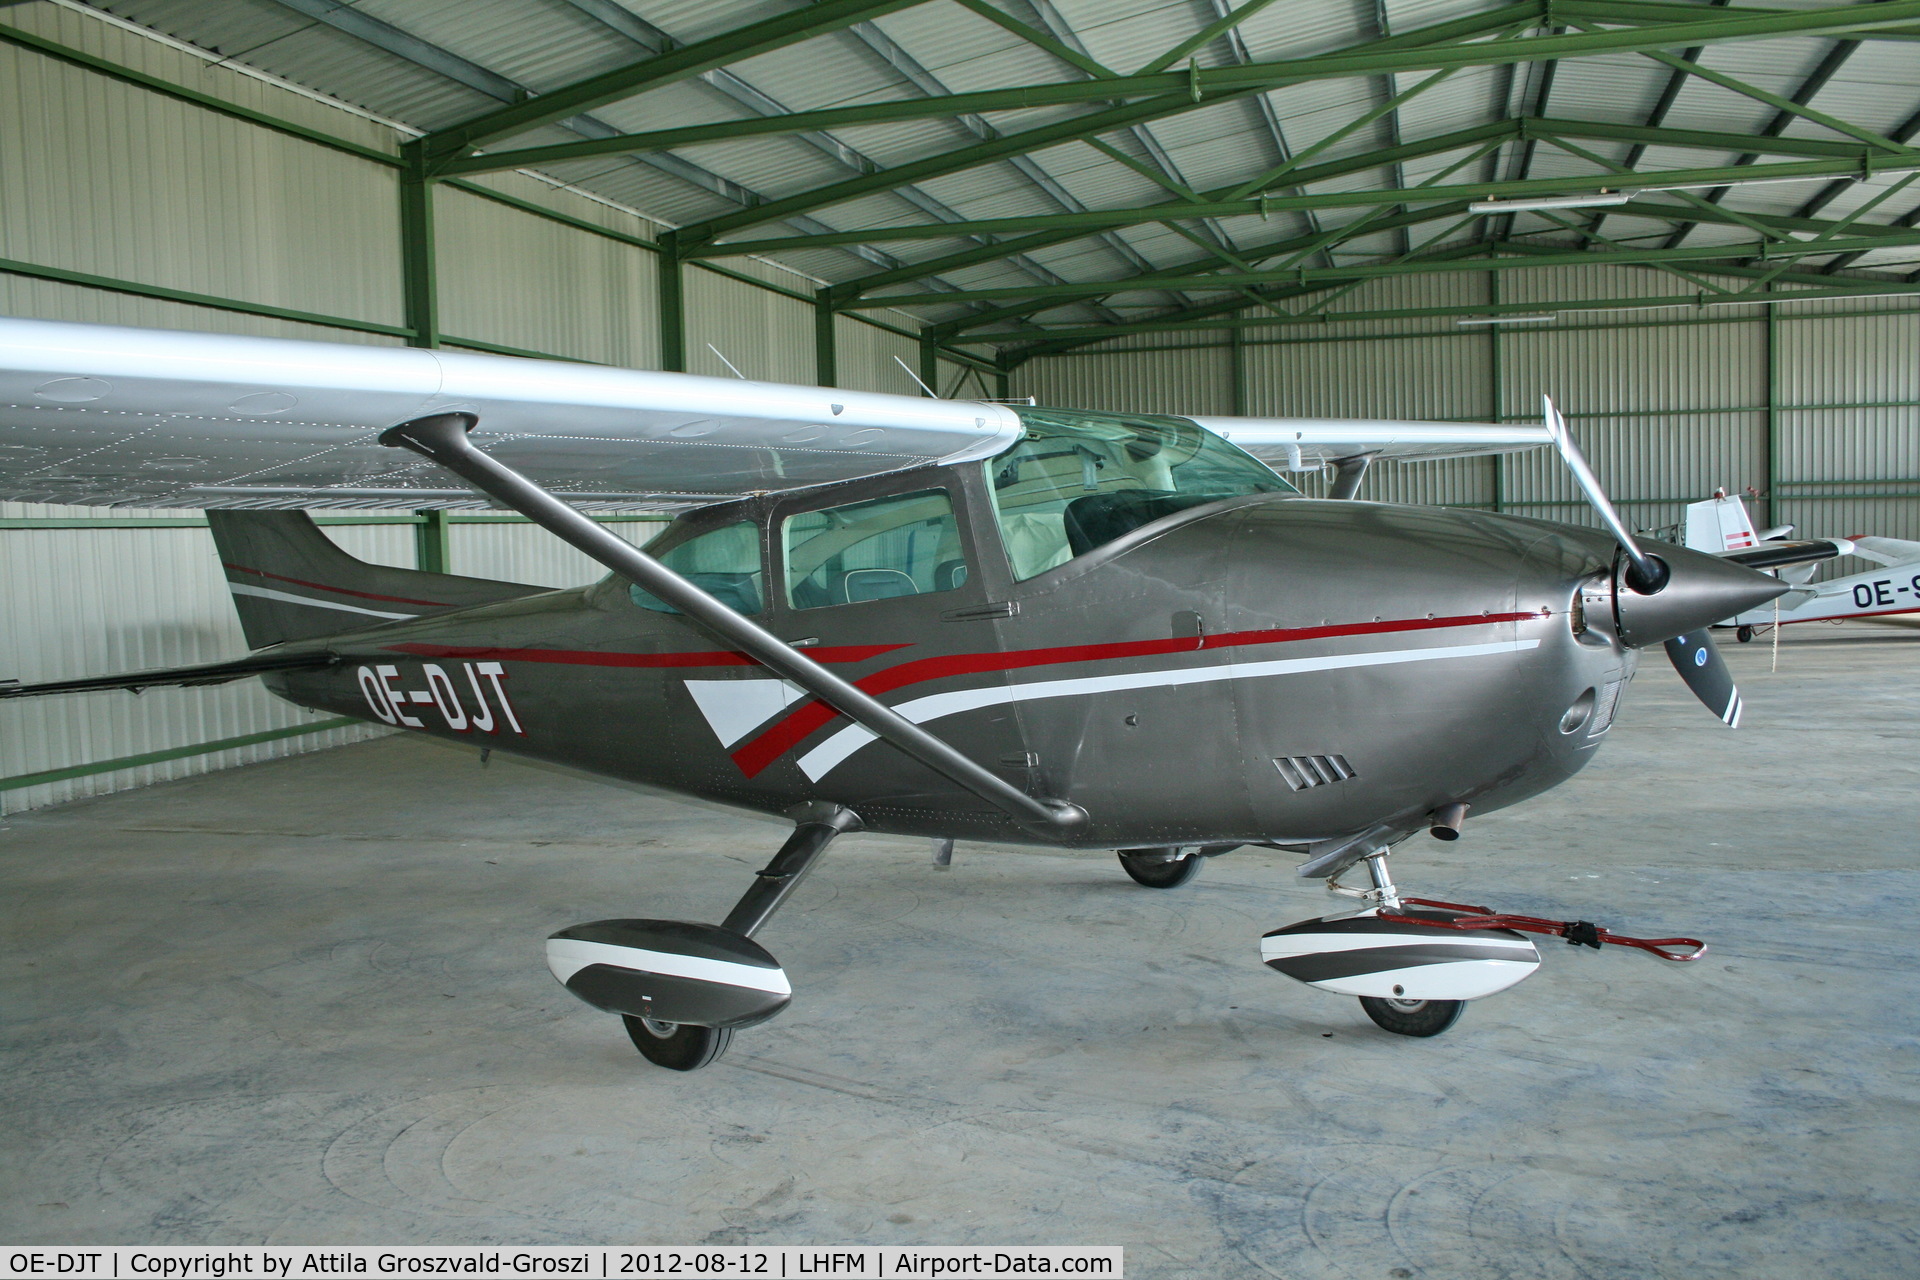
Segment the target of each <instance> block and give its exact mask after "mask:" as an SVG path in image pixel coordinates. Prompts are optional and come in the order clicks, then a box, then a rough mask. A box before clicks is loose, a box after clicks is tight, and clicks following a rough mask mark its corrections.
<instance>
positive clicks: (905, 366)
mask: <svg viewBox="0 0 1920 1280" xmlns="http://www.w3.org/2000/svg"><path fill="white" fill-rule="evenodd" d="M893 362H894V363H895V364H897V365H899V366H900V367H901V368H902V369H905V370H906V371H907V376H908V377H909V378H912V379H913V380H914V381H915V382H919V383H920V389H921V390H922V391H924V392H926V393H927V394H928V395H930V396H932V397H933V398H934V399H935V400H938V399H939V398H940V393H939V392H938V391H935V390H934V389H933V388H932V387H930V386H928V385H927V384H926V383H924V382H920V375H919V374H917V373H915V372H914V371H913V366H912V365H910V364H908V363H907V362H906V361H905V360H902V359H901V358H900V357H899V356H895V357H894V358H893Z"/></svg>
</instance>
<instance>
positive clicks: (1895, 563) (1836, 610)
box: [1682, 492, 1920, 644]
mask: <svg viewBox="0 0 1920 1280" xmlns="http://www.w3.org/2000/svg"><path fill="white" fill-rule="evenodd" d="M1682 529H1683V531H1684V533H1683V536H1684V537H1685V540H1686V544H1687V546H1689V547H1692V548H1693V549H1694V550H1696V551H1705V552H1707V553H1708V554H1710V555H1722V554H1729V553H1734V554H1740V553H1746V554H1748V555H1749V559H1748V560H1747V563H1748V564H1751V565H1753V566H1754V567H1756V568H1762V569H1764V568H1767V567H1769V566H1768V562H1767V560H1766V559H1765V553H1766V552H1768V551H1771V552H1772V553H1773V555H1774V556H1775V557H1777V558H1776V559H1775V560H1774V561H1773V563H1775V564H1779V565H1782V566H1784V567H1782V568H1780V569H1778V570H1777V571H1776V572H1778V574H1779V576H1780V580H1781V581H1782V582H1784V583H1786V584H1787V587H1788V590H1787V592H1786V594H1784V595H1782V596H1781V597H1779V599H1777V600H1775V601H1774V602H1773V604H1772V605H1771V607H1769V608H1765V609H1752V610H1749V611H1747V612H1746V613H1742V614H1739V615H1738V616H1735V617H1732V618H1728V619H1726V620H1725V623H1724V625H1726V626H1730V627H1733V628H1734V629H1735V630H1734V635H1735V637H1736V638H1737V639H1738V640H1739V641H1740V642H1741V643H1742V644H1745V643H1747V642H1748V641H1750V640H1752V639H1753V637H1754V635H1755V633H1756V632H1759V631H1764V630H1767V629H1769V628H1771V627H1773V626H1775V625H1779V626H1785V625H1786V624H1788V623H1790V622H1840V621H1842V620H1844V619H1847V618H1881V619H1887V620H1898V621H1901V622H1911V621H1913V619H1914V616H1915V615H1916V614H1920V542H1910V541H1908V540H1907V539H1905V538H1871V537H1866V536H1856V537H1852V538H1829V539H1826V540H1824V541H1820V540H1813V541H1803V542H1788V541H1786V540H1785V538H1786V535H1787V534H1789V533H1791V532H1792V531H1793V526H1792V525H1783V526H1781V527H1779V528H1776V529H1768V530H1767V531H1765V532H1764V533H1756V532H1754V528H1753V519H1752V517H1750V516H1749V515H1748V514H1747V505H1746V503H1744V502H1742V501H1741V500H1740V498H1739V496H1738V495H1737V494H1728V493H1725V492H1716V493H1715V494H1714V495H1713V497H1711V498H1708V499H1707V500H1706V501H1705V502H1695V503H1691V504H1689V505H1688V507H1687V518H1686V522H1685V523H1684V525H1683V526H1682ZM1821 546H1826V547H1831V548H1832V550H1831V551H1830V552H1828V554H1827V555H1826V556H1824V557H1820V556H1808V555H1806V554H1804V551H1803V550H1802V549H1804V548H1813V547H1821ZM1833 556H1859V557H1860V558H1861V559H1862V560H1870V561H1872V562H1873V563H1875V564H1877V565H1879V566H1881V567H1880V568H1878V569H1868V570H1865V571H1863V572H1860V573H1850V574H1845V575H1842V576H1840V577H1837V578H1828V579H1827V580H1826V581H1824V582H1814V581H1813V580H1812V579H1813V574H1814V570H1815V569H1817V568H1818V567H1819V561H1820V560H1821V559H1830V558H1832V557H1833Z"/></svg>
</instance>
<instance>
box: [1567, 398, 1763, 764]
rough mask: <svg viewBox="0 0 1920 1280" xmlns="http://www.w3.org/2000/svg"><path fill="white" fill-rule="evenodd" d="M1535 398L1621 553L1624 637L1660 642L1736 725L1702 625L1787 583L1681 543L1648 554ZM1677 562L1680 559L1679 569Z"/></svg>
mask: <svg viewBox="0 0 1920 1280" xmlns="http://www.w3.org/2000/svg"><path fill="white" fill-rule="evenodd" d="M1541 401H1542V403H1543V405H1544V407H1545V411H1546V423H1547V433H1548V434H1549V435H1550V436H1552V437H1553V443H1554V447H1555V448H1557V449H1559V451H1560V457H1561V458H1562V459H1563V460H1564V461H1565V462H1566V464H1567V470H1569V471H1570V472H1572V473H1573V478H1574V481H1575V483H1577V484H1578V485H1579V486H1580V488H1581V491H1582V492H1584V493H1585V494H1586V497H1587V501H1588V502H1590V503H1592V504H1593V509H1594V510H1595V511H1596V512H1598V513H1599V515H1600V519H1601V521H1602V522H1603V523H1604V524H1605V525H1606V526H1607V529H1608V530H1609V531H1610V532H1611V533H1612V534H1613V537H1614V541H1616V542H1618V543H1619V544H1620V551H1621V553H1622V554H1623V555H1624V556H1625V557H1626V560H1627V567H1626V569H1625V570H1624V571H1623V572H1622V573H1621V574H1620V582H1621V585H1622V586H1624V587H1625V588H1626V589H1627V591H1628V592H1631V593H1632V594H1624V593H1622V594H1619V595H1616V597H1615V608H1616V611H1617V614H1618V618H1619V623H1620V639H1621V641H1622V643H1625V644H1628V645H1632V646H1634V647H1639V646H1642V645H1648V644H1652V643H1654V642H1655V641H1664V642H1665V645H1666V650H1667V660H1668V661H1669V662H1671V663H1673V669H1674V670H1675V671H1677V672H1679V673H1680V678H1681V679H1682V680H1684V681H1686V683H1687V687H1688V688H1689V689H1691V690H1693V696H1694V697H1696V698H1698V699H1700V701H1701V702H1702V703H1703V704H1705V706H1706V708H1707V710H1709V711H1711V712H1713V713H1714V714H1715V715H1716V716H1718V717H1720V719H1721V721H1722V722H1723V723H1725V724H1726V726H1727V727H1728V728H1730V729H1737V728H1739V726H1740V711H1741V701H1740V690H1739V689H1738V688H1737V687H1736V686H1735V685H1734V682H1733V673H1732V672H1731V671H1729V670H1728V669H1727V663H1726V660H1725V659H1724V658H1722V657H1721V656H1720V651H1719V650H1718V649H1716V648H1715V647H1714V644H1713V637H1712V634H1711V633H1710V632H1709V631H1708V627H1709V626H1710V625H1711V624H1712V623H1714V622H1718V621H1719V620H1721V619H1722V618H1730V617H1733V616H1734V615H1735V614H1737V613H1739V612H1740V611H1741V610H1742V609H1746V608H1751V607H1753V605H1752V604H1748V603H1746V602H1747V601H1754V602H1755V603H1764V602H1766V601H1767V600H1771V599H1772V598H1773V597H1775V596H1777V595H1779V594H1780V593H1781V592H1783V591H1785V590H1786V589H1787V588H1786V584H1785V583H1783V582H1780V581H1779V580H1778V579H1775V578H1770V577H1767V576H1766V575H1764V574H1761V573H1757V572H1755V571H1754V570H1751V569H1748V568H1746V567H1744V566H1742V565H1737V564H1732V563H1728V562H1726V561H1722V560H1717V559H1715V558H1713V557H1711V556H1703V555H1700V554H1699V553H1697V552H1690V551H1686V550H1683V549H1677V548H1676V549H1675V551H1674V552H1673V553H1671V555H1670V557H1669V558H1667V559H1662V558H1660V557H1657V556H1653V555H1649V554H1648V553H1647V552H1646V551H1645V550H1644V549H1642V548H1641V546H1640V544H1639V543H1637V542H1635V541H1634V539H1633V537H1632V535H1631V534H1629V533H1628V532H1627V526H1626V524H1625V522H1623V521H1622V520H1621V519H1620V514H1619V512H1617V511H1615V510H1614V507H1613V503H1612V502H1611V501H1610V500H1609V499H1608V498H1607V492H1606V490H1605V489H1603V488H1601V487H1600V480H1599V478H1598V477H1597V476H1595V475H1594V474H1593V469H1592V468H1591V467H1589V466H1588V465H1587V460H1586V458H1585V457H1583V456H1582V455H1581V453H1580V446H1578V445H1577V444H1575V443H1574V441H1573V435H1572V433H1571V432H1570V431H1568V429H1567V420H1566V419H1565V418H1564V417H1562V416H1561V414H1560V410H1559V409H1558V408H1556V407H1555V406H1554V403H1553V398H1552V397H1551V396H1543V397H1541ZM1676 563H1677V564H1679V565H1680V566H1681V570H1680V572H1679V573H1677V574H1676V572H1675V567H1674V566H1675V564H1676ZM1676 579H1677V580H1676ZM1669 588H1671V590H1669ZM1653 597H1660V599H1658V600H1657V601H1656V600H1654V599H1653Z"/></svg>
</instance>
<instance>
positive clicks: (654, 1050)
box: [621, 1014, 733, 1071]
mask: <svg viewBox="0 0 1920 1280" xmlns="http://www.w3.org/2000/svg"><path fill="white" fill-rule="evenodd" d="M621 1021H623V1022H625V1023H626V1024H627V1036H628V1038H629V1039H631V1040H632V1041H633V1047H634V1048H636V1049H638V1050H639V1051H640V1056H641V1057H643V1058H645V1059H646V1060H647V1061H648V1062H651V1063H652V1064H653V1065H654V1066H656V1067H665V1068H666V1069H667V1070H669V1071H698V1070H699V1069H700V1068H702V1067H704V1066H706V1065H707V1064H708V1063H709V1062H712V1061H713V1060H714V1059H715V1058H717V1057H719V1056H720V1055H721V1054H723V1053H725V1052H726V1051H727V1045H728V1044H730V1043H732V1041H733V1028H732V1027H696V1026H693V1025H691V1024H689V1023H684V1022H655V1021H654V1020H653V1019H652V1018H636V1017H634V1016H633V1015H632V1014H622V1015H621Z"/></svg>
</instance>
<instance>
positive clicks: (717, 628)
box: [380, 413, 1087, 835]
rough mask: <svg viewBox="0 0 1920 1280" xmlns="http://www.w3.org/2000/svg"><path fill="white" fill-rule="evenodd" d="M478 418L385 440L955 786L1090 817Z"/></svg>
mask: <svg viewBox="0 0 1920 1280" xmlns="http://www.w3.org/2000/svg"><path fill="white" fill-rule="evenodd" d="M478 421H479V419H478V418H477V417H476V416H475V415H474V414H471V413H436V414H432V415H430V416H428V417H424V418H416V419H414V420H413V421H412V422H403V423H401V424H400V425H399V426H397V427H392V428H390V429H389V430H387V431H386V432H385V433H383V434H382V435H381V437H380V443H382V444H384V445H390V446H393V447H396V448H404V449H411V450H413V452H415V453H418V454H421V455H423V456H425V457H427V458H430V459H432V460H433V461H434V462H437V463H439V464H440V465H441V466H443V467H445V468H446V469H447V470H449V471H451V472H453V473H454V474H455V475H457V476H459V477H460V478H461V479H462V480H465V481H466V482H467V483H468V484H471V485H472V486H473V487H474V488H476V489H478V490H480V491H481V492H482V493H484V494H486V495H487V496H488V497H491V498H495V499H497V500H499V501H500V502H502V503H504V504H505V505H506V506H508V507H511V508H512V509H513V510H515V511H518V512H519V513H520V514H521V515H523V516H525V517H526V518H527V519H529V520H531V521H533V522H534V523H535V524H537V525H539V526H540V527H541V528H543V529H546V530H547V531H548V532H549V533H552V534H554V535H555V536H556V537H559V538H560V539H562V540H563V541H566V542H568V543H571V544H572V545H573V546H575V547H577V548H579V549H580V550H581V551H583V552H585V553H586V554H587V555H589V556H591V557H592V558H593V559H595V560H598V561H599V562H600V563H601V564H603V565H605V566H606V567H607V568H609V569H611V570H612V571H613V572H615V573H617V574H619V575H620V576H621V577H623V578H625V579H627V580H628V581H630V582H632V583H634V584H635V585H636V586H638V587H640V588H641V589H642V590H645V591H648V592H651V593H652V594H653V595H654V596H656V597H657V598H659V599H661V600H664V601H665V602H666V603H668V604H670V605H672V606H673V607H674V608H676V609H678V610H679V611H680V612H681V613H683V614H685V615H686V616H687V617H689V618H691V619H692V620H693V621H695V622H697V623H699V624H700V626H702V627H703V628H705V629H706V630H707V631H709V632H710V633H712V634H713V635H714V636H716V637H718V638H719V639H720V640H721V641H722V642H724V643H725V644H727V645H729V646H731V647H732V648H734V649H737V650H739V651H740V652H741V653H744V654H746V655H747V656H748V657H750V658H752V659H753V660H754V661H755V662H758V663H759V664H760V665H762V666H764V667H766V668H767V669H768V670H770V671H772V672H773V673H774V674H776V675H778V676H781V677H783V678H785V679H787V680H791V681H793V683H795V684H797V685H799V686H800V687H801V688H803V689H805V690H806V691H807V692H808V693H811V694H812V695H813V696H814V697H816V698H818V699H820V700H821V701H822V702H824V703H826V704H827V705H828V706H830V707H832V708H833V709H834V710H836V711H838V712H839V713H840V714H841V715H843V716H846V717H847V718H848V719H849V720H852V721H854V722H855V723H856V724H859V725H862V726H864V727H865V728H867V729H869V730H871V731H872V732H873V733H874V734H875V735H876V736H877V737H879V738H881V739H882V740H884V741H886V742H890V743H892V744H893V745H894V746H895V747H897V748H899V749H900V750H901V751H904V752H905V753H906V754H908V755H909V756H912V757H913V758H914V759H915V760H918V761H919V762H920V763H921V764H923V765H926V766H927V767H928V768H929V769H932V770H933V771H934V772H935V773H937V774H939V775H940V776H942V777H943V778H946V779H947V780H948V781H950V782H952V783H954V784H955V785H956V786H959V787H962V788H965V789H966V790H968V791H971V792H972V793H973V794H974V795H977V796H979V797H980V798H981V799H982V800H985V801H986V802H987V803H988V804H991V805H993V806H994V807H995V808H998V809H1002V810H1004V811H1005V812H1007V813H1009V814H1011V815H1013V817H1014V818H1015V819H1016V820H1017V821H1019V822H1020V823H1021V824H1022V825H1024V826H1027V827H1030V828H1036V829H1038V830H1041V831H1045V832H1048V833H1051V834H1054V835H1063V834H1066V833H1069V832H1072V831H1074V830H1076V829H1078V828H1079V827H1081V826H1082V825H1084V824H1085V823H1086V821H1087V814H1086V811H1085V810H1083V809H1081V808H1080V807H1079V806H1078V805H1075V804H1070V803H1068V802H1066V801H1064V800H1047V799H1042V798H1038V797H1035V796H1030V795H1028V794H1026V792H1024V791H1021V790H1020V789H1019V788H1017V787H1015V786H1013V785H1011V784H1010V783H1008V782H1007V781H1006V780H1005V779H1003V778H1001V777H999V776H998V775H996V774H994V773H991V772H989V771H988V770H987V769H985V768H983V767H982V766H980V765H979V764H977V763H975V762H974V761H973V760H971V759H969V758H967V757H966V756H964V755H962V754H961V753H960V752H958V751H956V750H954V748H953V747H952V746H950V745H948V744H947V743H946V742H945V741H943V740H942V739H940V738H937V737H935V736H934V735H933V734H931V733H928V732H927V731H926V730H925V729H922V728H921V727H920V726H919V725H917V724H914V723H913V722H912V721H910V720H908V719H906V718H905V717H904V716H902V715H900V714H899V713H897V712H896V711H894V710H893V708H891V707H889V706H887V705H886V704H885V703H883V702H881V701H879V700H878V699H876V698H874V697H873V696H872V695H870V694H868V693H866V692H865V691H864V690H862V689H859V688H857V687H855V686H854V685H853V684H851V683H849V682H848V681H846V680H843V679H841V678H840V677H839V676H837V675H835V674H834V673H833V672H831V671H829V670H827V669H826V668H825V667H823V666H821V665H820V664H819V663H817V662H815V661H813V659H811V658H809V657H807V656H806V655H805V654H803V653H801V652H799V651H798V650H796V649H793V648H791V647H789V646H788V645H786V644H783V643H782V642H781V641H780V638H779V637H778V636H775V635H774V634H773V633H772V632H770V631H768V630H766V629H765V628H764V627H762V626H760V625H759V624H758V623H756V622H753V621H752V620H750V619H748V618H745V617H742V616H741V615H740V614H738V613H735V612H734V611H733V610H732V609H730V608H728V607H727V606H726V605H724V604H721V603H720V602H719V601H718V600H715V599H714V598H713V597H712V596H710V595H708V594H707V593H706V592H704V591H702V590H701V589H700V588H698V587H696V586H694V585H693V584H692V583H691V582H688V581H687V580H686V579H685V578H683V577H681V576H680V575H679V574H677V573H675V572H674V571H673V570H671V569H669V568H667V567H666V566H665V565H663V564H661V563H660V562H659V561H658V560H655V559H654V558H653V557H652V556H650V555H648V554H646V552H644V551H642V550H640V549H639V548H638V547H636V546H634V545H633V544H632V543H630V542H627V541H626V540H624V539H622V538H618V537H615V536H614V535H613V534H611V533H608V532H607V531H606V530H605V529H603V528H601V527H600V526H599V525H598V524H596V523H594V522H593V521H592V520H589V519H588V518H587V517H585V516H583V515H581V514H580V513H579V512H578V511H575V510H574V509H573V508H572V507H570V506H568V505H567V504H566V503H564V502H562V501H560V499H558V498H556V497H554V496H553V495H552V494H550V493H548V492H547V491H546V490H545V489H542V488H541V487H540V486H539V485H537V484H534V483H533V482H532V481H531V480H529V479H527V478H526V477H525V476H523V475H521V474H520V473H519V472H517V471H515V470H513V469H512V468H510V467H507V466H505V465H503V464H502V463H501V462H500V461H499V460H498V459H496V458H494V457H492V456H490V455H488V454H486V453H483V452H481V451H480V450H479V449H476V448H475V447H474V446H473V442H472V441H470V440H468V439H467V432H469V431H471V430H472V429H473V427H474V425H475V423H477V422H478Z"/></svg>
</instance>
